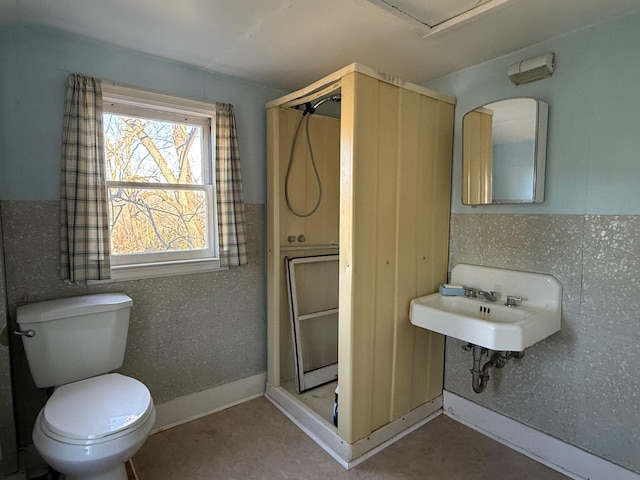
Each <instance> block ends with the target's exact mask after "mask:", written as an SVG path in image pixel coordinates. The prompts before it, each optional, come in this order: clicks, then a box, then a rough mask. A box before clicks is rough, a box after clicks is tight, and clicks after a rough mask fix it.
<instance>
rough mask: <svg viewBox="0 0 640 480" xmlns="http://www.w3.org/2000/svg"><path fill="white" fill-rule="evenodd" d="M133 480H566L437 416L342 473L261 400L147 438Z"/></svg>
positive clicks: (451, 421)
mask: <svg viewBox="0 0 640 480" xmlns="http://www.w3.org/2000/svg"><path fill="white" fill-rule="evenodd" d="M133 464H134V466H135V469H136V473H137V475H138V478H139V480H184V479H189V480H204V479H206V480H209V479H225V480H246V479H265V480H280V479H282V480H314V479H323V480H326V479H336V480H342V479H380V480H382V479H385V480H387V479H389V480H390V479H399V480H413V479H420V480H440V479H442V480H445V479H446V480H457V479H461V480H462V479H464V480H484V479H486V480H495V479H496V478H499V479H500V480H516V479H517V480H528V479H531V480H556V479H558V480H559V479H566V478H568V477H565V476H564V475H561V474H559V473H557V472H555V471H553V470H551V469H549V468H547V467H545V466H544V465H541V464H539V463H537V462H535V461H533V460H531V459H529V458H527V457H525V456H523V455H521V454H519V453H517V452H515V451H513V450H511V449H509V448H507V447H505V446H503V445H501V444H499V443H497V442H495V441H493V440H491V439H489V438H487V437H485V436H483V435H481V434H479V433H477V432H475V431H474V430H471V429H469V428H467V427H465V426H464V425H461V424H459V423H458V422H456V421H454V420H451V419H450V418H448V417H446V416H444V415H440V416H439V417H437V418H436V419H434V420H433V421H431V422H429V423H428V424H426V425H424V426H423V427H421V428H419V429H417V430H416V431H415V432H413V433H411V434H409V435H407V436H406V437H404V438H403V439H402V440H400V441H398V442H396V443H395V444H393V445H391V446H390V447H388V448H387V449H385V450H383V451H382V452H380V453H378V454H377V455H374V456H373V457H372V458H370V459H368V460H367V461H365V462H363V463H361V464H360V465H358V466H357V467H355V468H353V469H351V470H349V471H347V470H345V469H343V468H342V467H341V466H340V465H339V464H338V463H337V462H336V461H335V460H333V459H332V458H331V457H330V456H329V455H328V454H327V453H325V452H324V450H322V449H321V448H320V447H319V446H317V445H316V444H315V443H314V442H313V441H312V440H311V439H310V438H309V437H307V436H306V435H305V434H304V433H303V432H302V431H301V430H299V429H298V427H296V426H295V425H294V424H293V423H291V421H289V420H288V419H287V417H285V416H284V415H283V414H282V413H281V412H280V411H279V410H278V409H276V408H275V407H274V406H273V405H272V404H271V403H270V402H269V401H268V400H266V399H265V398H264V397H260V398H257V399H255V400H251V401H249V402H245V403H243V404H240V405H237V406H235V407H232V408H229V409H227V410H224V411H221V412H218V413H214V414H212V415H209V416H206V417H203V418H201V419H199V420H195V421H193V422H189V423H186V424H184V425H181V426H178V427H175V428H172V429H170V430H166V431H164V432H161V433H158V434H155V435H152V436H151V437H150V438H149V439H148V440H147V442H146V444H145V445H144V446H143V447H142V449H141V450H140V451H139V452H138V454H137V455H136V456H135V457H134V459H133Z"/></svg>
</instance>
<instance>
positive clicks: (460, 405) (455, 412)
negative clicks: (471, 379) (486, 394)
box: [442, 390, 640, 480]
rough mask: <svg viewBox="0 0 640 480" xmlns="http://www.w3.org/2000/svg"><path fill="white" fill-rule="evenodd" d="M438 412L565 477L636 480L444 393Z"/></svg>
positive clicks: (628, 473)
mask: <svg viewBox="0 0 640 480" xmlns="http://www.w3.org/2000/svg"><path fill="white" fill-rule="evenodd" d="M442 408H443V413H444V414H445V415H447V416H449V417H451V418H452V419H454V420H456V421H458V422H460V423H463V424H464V425H467V426H468V427H470V428H473V429H474V430H477V431H478V432H480V433H482V434H483V435H486V436H488V437H490V438H493V439H494V440H496V441H498V442H500V443H502V444H503V445H506V446H507V447H509V448H512V449H513V450H516V451H518V452H520V453H522V454H523V455H526V456H528V457H530V458H533V459H534V460H536V461H538V462H540V463H542V464H543V465H546V466H548V467H550V468H553V469H554V470H557V471H558V472H561V473H563V474H564V475H566V476H568V477H571V478H574V479H577V480H585V479H594V480H595V479H615V480H640V475H638V474H636V473H634V472H631V471H629V470H626V469H624V468H622V467H620V466H618V465H616V464H614V463H611V462H609V461H607V460H604V459H603V458H600V457H598V456H596V455H593V454H591V453H589V452H586V451H584V450H582V449H580V448H577V447H574V446H573V445H569V444H568V443H565V442H563V441H561V440H558V439H557V438H555V437H552V436H550V435H547V434H545V433H542V432H540V431H538V430H535V429H533V428H531V427H528V426H526V425H524V424H522V423H519V422H516V421H515V420H512V419H510V418H508V417H505V416H504V415H501V414H499V413H496V412H494V411H493V410H489V409H488V408H485V407H483V406H481V405H478V404H477V403H474V402H471V401H469V400H467V399H465V398H462V397H460V396H458V395H456V394H454V393H451V392H448V391H446V390H445V391H444V405H443V407H442Z"/></svg>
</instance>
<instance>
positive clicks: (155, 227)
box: [104, 113, 207, 254]
mask: <svg viewBox="0 0 640 480" xmlns="http://www.w3.org/2000/svg"><path fill="white" fill-rule="evenodd" d="M104 133H105V153H106V155H105V161H106V168H107V180H108V181H111V182H126V185H122V184H121V185H118V186H113V184H111V185H110V186H109V205H110V212H109V213H110V223H111V241H112V249H113V253H114V254H130V253H149V252H164V251H181V250H193V249H203V248H206V247H207V245H206V244H207V221H206V216H207V207H206V203H207V199H206V194H205V192H204V188H198V187H197V186H198V185H204V182H203V167H202V166H203V158H202V142H203V134H202V127H201V126H199V125H189V124H186V123H174V122H169V121H160V120H150V119H144V118H133V117H127V116H124V115H118V114H112V113H105V114H104Z"/></svg>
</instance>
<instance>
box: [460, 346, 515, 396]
mask: <svg viewBox="0 0 640 480" xmlns="http://www.w3.org/2000/svg"><path fill="white" fill-rule="evenodd" d="M462 349H463V350H466V351H469V350H473V368H472V369H471V370H469V371H470V372H471V377H472V379H471V386H472V387H473V391H474V392H476V393H482V392H484V390H485V388H487V383H489V369H490V368H493V367H495V368H503V367H504V366H505V365H506V364H507V362H508V361H509V360H510V359H512V358H522V357H524V352H494V353H493V354H492V355H491V356H490V357H489V360H488V361H487V362H486V363H485V364H484V365H482V368H480V365H481V364H482V357H483V356H484V354H485V353H487V352H488V350H487V349H486V348H484V347H481V346H480V345H473V344H471V343H469V344H467V345H463V347H462Z"/></svg>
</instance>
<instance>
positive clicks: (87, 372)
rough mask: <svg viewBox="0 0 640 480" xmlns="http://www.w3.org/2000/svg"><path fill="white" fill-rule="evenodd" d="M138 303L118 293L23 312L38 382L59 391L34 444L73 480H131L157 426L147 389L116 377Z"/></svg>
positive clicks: (20, 314) (41, 420) (43, 417)
mask: <svg viewBox="0 0 640 480" xmlns="http://www.w3.org/2000/svg"><path fill="white" fill-rule="evenodd" d="M132 305H133V301H132V300H131V298H129V297H128V296H127V295H124V294H121V293H111V294H97V295H85V296H81V297H71V298H63V299H57V300H49V301H46V302H39V303H33V304H30V305H23V306H21V307H18V309H17V311H16V319H17V322H18V325H19V326H20V329H21V330H19V331H17V332H16V333H17V334H18V335H22V340H23V344H24V348H25V354H26V356H27V360H28V362H29V370H30V371H31V376H32V377H33V381H34V383H35V384H36V386H37V387H40V388H47V387H55V389H54V391H53V394H52V395H51V397H50V398H49V400H48V401H47V403H46V404H45V406H44V407H43V408H42V410H41V411H40V413H39V414H38V417H37V419H36V422H35V424H34V426H33V434H32V439H33V444H34V446H35V447H36V450H37V451H38V452H39V453H40V455H41V456H42V458H43V459H44V460H45V461H46V462H47V463H48V464H49V466H51V467H53V468H54V469H55V470H57V471H58V472H60V473H62V474H64V475H65V478H66V479H67V480H127V473H126V469H125V466H124V463H125V462H126V461H127V460H128V459H130V458H131V457H132V456H133V455H134V454H135V453H136V452H137V451H138V449H139V448H140V447H141V446H142V444H143V443H144V442H145V440H146V439H147V436H148V435H149V433H150V431H151V428H152V427H153V422H154V421H155V417H156V412H155V409H154V406H153V400H152V398H151V394H150V393H149V390H148V389H147V387H146V386H145V385H144V384H142V383H141V382H139V381H138V380H136V379H134V378H130V377H127V376H125V375H121V374H118V373H108V372H112V371H113V370H115V369H117V368H120V367H121V366H122V364H123V360H124V354H125V346H126V342H127V331H128V328H129V313H130V310H131V306H132Z"/></svg>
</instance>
